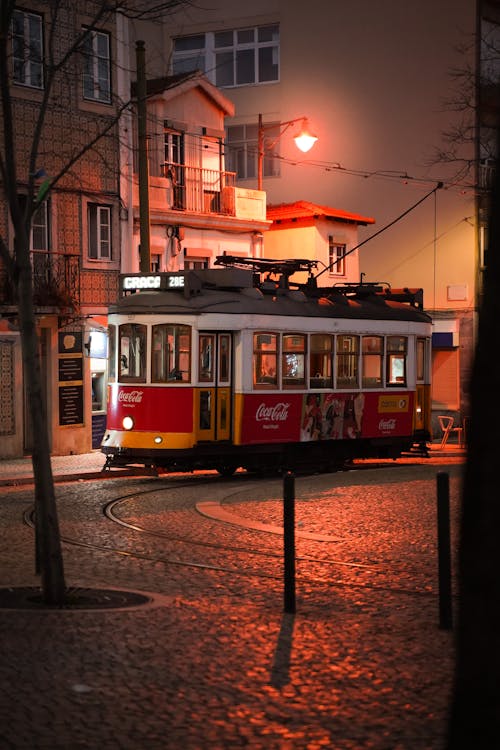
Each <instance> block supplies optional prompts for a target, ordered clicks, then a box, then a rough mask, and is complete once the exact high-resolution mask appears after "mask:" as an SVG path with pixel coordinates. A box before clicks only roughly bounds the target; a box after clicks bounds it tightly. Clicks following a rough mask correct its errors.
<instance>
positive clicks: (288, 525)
mask: <svg viewBox="0 0 500 750" xmlns="http://www.w3.org/2000/svg"><path fill="white" fill-rule="evenodd" d="M283 542H284V574H285V607H284V610H285V612H291V613H294V612H295V476H294V474H292V472H290V471H288V472H287V473H286V474H285V476H284V478H283Z"/></svg>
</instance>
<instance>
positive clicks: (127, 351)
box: [119, 323, 146, 383]
mask: <svg viewBox="0 0 500 750" xmlns="http://www.w3.org/2000/svg"><path fill="white" fill-rule="evenodd" d="M119 367H120V370H119V372H120V376H119V377H120V380H121V381H123V382H125V383H143V382H144V381H145V380H146V326H143V325H140V324H139V323H126V324H125V325H122V326H120V351H119Z"/></svg>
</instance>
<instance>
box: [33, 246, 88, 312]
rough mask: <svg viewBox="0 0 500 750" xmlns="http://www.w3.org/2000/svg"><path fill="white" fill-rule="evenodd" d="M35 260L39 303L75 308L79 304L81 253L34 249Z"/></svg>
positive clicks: (34, 294)
mask: <svg viewBox="0 0 500 750" xmlns="http://www.w3.org/2000/svg"><path fill="white" fill-rule="evenodd" d="M31 262H32V267H33V301H34V303H35V305H38V306H40V307H46V306H50V307H59V308H62V307H63V308H67V307H70V308H72V309H77V308H78V307H79V305H80V256H79V255H68V254H66V253H54V252H45V251H40V250H34V251H33V252H32V253H31Z"/></svg>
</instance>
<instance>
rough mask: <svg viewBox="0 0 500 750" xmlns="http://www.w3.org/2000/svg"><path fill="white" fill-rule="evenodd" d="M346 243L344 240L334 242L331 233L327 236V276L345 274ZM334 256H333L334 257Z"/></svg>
mask: <svg viewBox="0 0 500 750" xmlns="http://www.w3.org/2000/svg"><path fill="white" fill-rule="evenodd" d="M346 251H347V245H346V244H345V242H336V241H335V240H334V239H333V237H332V235H329V236H328V274H329V276H345V275H346V262H345V256H346ZM334 256H335V257H334Z"/></svg>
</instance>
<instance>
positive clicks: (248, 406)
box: [241, 393, 303, 444]
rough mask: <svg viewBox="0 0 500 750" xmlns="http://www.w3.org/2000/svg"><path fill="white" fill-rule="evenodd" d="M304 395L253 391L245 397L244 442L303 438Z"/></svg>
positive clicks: (275, 441) (272, 441)
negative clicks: (301, 430)
mask: <svg viewBox="0 0 500 750" xmlns="http://www.w3.org/2000/svg"><path fill="white" fill-rule="evenodd" d="M302 398H303V397H302V394H300V393H292V394H290V395H288V394H286V393H276V394H267V393H262V394H255V395H254V394H252V395H249V396H246V397H245V401H244V407H243V423H242V426H241V427H242V429H241V437H242V442H243V443H246V444H252V443H283V442H289V441H297V440H299V427H300V415H301V410H302Z"/></svg>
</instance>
